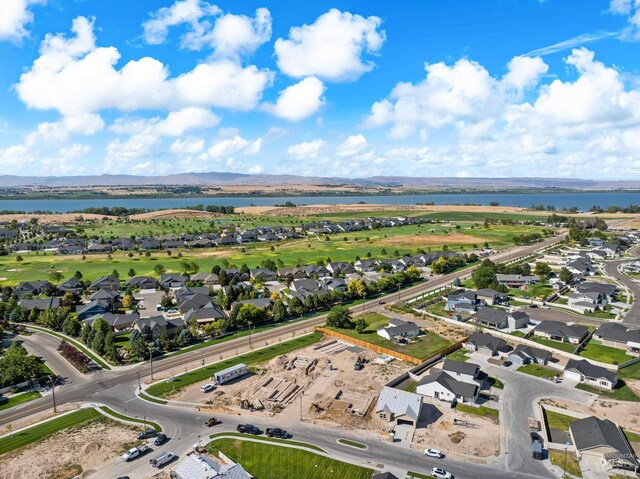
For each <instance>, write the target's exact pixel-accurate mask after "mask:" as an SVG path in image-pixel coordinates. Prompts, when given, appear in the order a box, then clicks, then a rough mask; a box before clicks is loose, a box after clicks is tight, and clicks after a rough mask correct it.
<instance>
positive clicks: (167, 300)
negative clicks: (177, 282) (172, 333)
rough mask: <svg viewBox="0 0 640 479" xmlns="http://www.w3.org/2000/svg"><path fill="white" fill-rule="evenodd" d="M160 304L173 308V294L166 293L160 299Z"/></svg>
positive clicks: (166, 307)
mask: <svg viewBox="0 0 640 479" xmlns="http://www.w3.org/2000/svg"><path fill="white" fill-rule="evenodd" d="M160 306H162V307H163V308H165V309H169V308H171V307H172V306H173V298H172V297H171V296H169V295H168V294H165V295H164V296H162V298H161V299H160Z"/></svg>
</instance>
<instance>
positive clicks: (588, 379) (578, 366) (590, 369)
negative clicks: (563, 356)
mask: <svg viewBox="0 0 640 479" xmlns="http://www.w3.org/2000/svg"><path fill="white" fill-rule="evenodd" d="M564 378H565V379H572V380H574V381H578V382H579V383H581V384H587V385H589V386H594V387H596V388H599V389H604V390H607V391H611V390H612V389H613V388H614V387H616V384H617V383H618V376H617V375H616V373H614V372H613V371H609V370H608V369H606V368H603V367H600V366H596V365H595V364H591V363H590V362H589V361H587V360H586V359H580V360H578V359H570V360H569V362H568V363H567V366H566V367H565V369H564Z"/></svg>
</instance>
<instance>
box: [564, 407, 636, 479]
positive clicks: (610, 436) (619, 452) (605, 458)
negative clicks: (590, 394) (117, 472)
mask: <svg viewBox="0 0 640 479" xmlns="http://www.w3.org/2000/svg"><path fill="white" fill-rule="evenodd" d="M569 432H570V434H571V438H572V439H573V444H574V445H575V447H576V450H577V451H578V458H579V459H580V460H583V461H586V462H592V463H596V464H598V463H599V464H600V465H602V466H604V467H605V468H606V469H613V468H623V469H634V468H636V467H638V465H639V464H638V459H637V457H636V455H635V453H634V451H633V449H632V448H631V445H630V444H629V441H627V438H626V437H625V435H624V433H623V432H622V430H621V429H620V428H619V427H618V425H617V424H616V423H614V422H612V421H610V420H609V419H600V418H597V417H595V416H590V417H585V418H584V419H578V420H576V421H572V422H570V423H569Z"/></svg>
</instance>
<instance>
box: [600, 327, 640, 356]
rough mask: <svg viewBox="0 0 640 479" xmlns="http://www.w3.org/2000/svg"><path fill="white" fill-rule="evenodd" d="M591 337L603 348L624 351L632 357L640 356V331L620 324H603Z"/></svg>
mask: <svg viewBox="0 0 640 479" xmlns="http://www.w3.org/2000/svg"><path fill="white" fill-rule="evenodd" d="M593 337H594V338H595V339H598V340H600V341H602V344H603V345H605V346H611V347H613V348H618V349H625V350H626V351H627V354H630V355H633V356H639V355H640V329H630V328H627V327H626V326H625V325H623V324H620V323H604V324H602V325H601V326H600V327H599V328H598V329H596V331H595V333H593Z"/></svg>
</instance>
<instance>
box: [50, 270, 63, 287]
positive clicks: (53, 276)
mask: <svg viewBox="0 0 640 479" xmlns="http://www.w3.org/2000/svg"><path fill="white" fill-rule="evenodd" d="M62 278H64V275H63V274H62V273H61V272H60V271H51V272H49V281H51V282H52V283H54V284H55V285H57V284H58V283H59V282H60V281H61V280H62Z"/></svg>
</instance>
